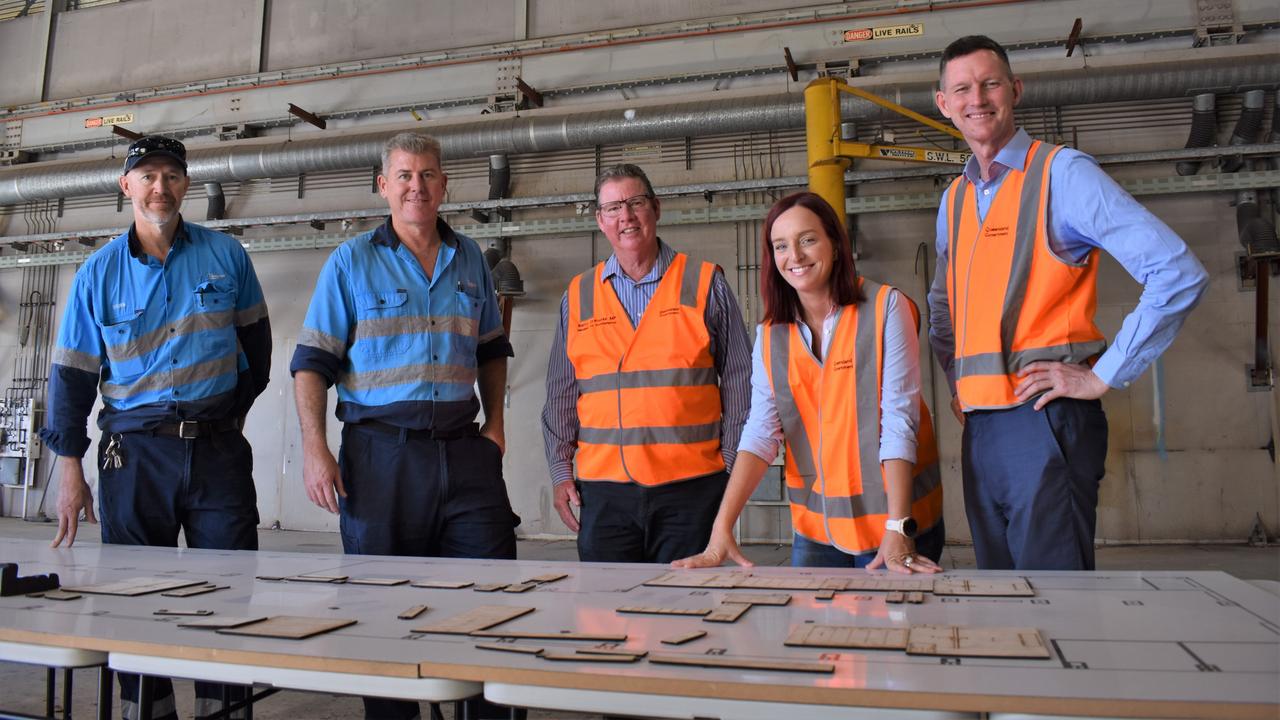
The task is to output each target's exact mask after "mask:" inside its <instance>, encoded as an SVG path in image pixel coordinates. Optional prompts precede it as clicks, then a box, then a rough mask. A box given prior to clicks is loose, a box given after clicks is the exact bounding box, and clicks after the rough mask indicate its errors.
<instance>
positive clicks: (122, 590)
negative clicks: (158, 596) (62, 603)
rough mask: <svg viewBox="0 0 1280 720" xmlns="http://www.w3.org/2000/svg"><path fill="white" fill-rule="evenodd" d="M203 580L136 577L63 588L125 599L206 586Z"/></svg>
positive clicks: (68, 590)
mask: <svg viewBox="0 0 1280 720" xmlns="http://www.w3.org/2000/svg"><path fill="white" fill-rule="evenodd" d="M206 584H208V583H206V582H205V581H204V580H180V579H176V578H162V577H136V578H128V579H126V580H116V581H115V582H107V583H99V584H97V585H82V586H80V587H64V588H62V589H63V590H66V591H67V592H78V593H85V594H88V595H123V596H125V597H134V596H136V595H149V594H151V593H156V592H163V591H165V590H174V589H177V588H182V587H190V586H192V585H206Z"/></svg>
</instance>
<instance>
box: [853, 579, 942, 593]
mask: <svg viewBox="0 0 1280 720" xmlns="http://www.w3.org/2000/svg"><path fill="white" fill-rule="evenodd" d="M845 580H846V582H845V587H844V589H845V590H859V591H862V592H929V591H930V590H932V589H933V585H934V582H933V581H932V580H915V579H911V578H880V577H852V578H845Z"/></svg>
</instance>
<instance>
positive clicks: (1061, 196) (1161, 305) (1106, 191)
mask: <svg viewBox="0 0 1280 720" xmlns="http://www.w3.org/2000/svg"><path fill="white" fill-rule="evenodd" d="M1030 147H1031V136H1029V135H1028V134H1027V132H1026V131H1025V130H1022V129H1021V128H1019V130H1018V132H1017V133H1016V134H1015V135H1014V137H1013V139H1012V140H1010V141H1009V142H1008V144H1006V145H1005V146H1004V147H1003V148H1001V149H1000V151H999V152H998V153H996V157H995V160H994V161H993V162H992V164H991V179H990V180H986V181H984V180H982V178H981V176H980V170H979V168H978V160H977V158H976V157H972V158H969V161H968V162H967V163H966V164H965V166H964V175H965V178H966V179H968V181H969V182H970V183H972V184H973V188H974V192H975V197H976V199H977V206H978V217H979V219H985V218H986V216H987V210H988V209H990V207H991V202H992V201H993V200H994V199H995V196H996V192H997V191H998V190H999V189H1000V185H1001V183H1003V182H1004V178H1005V176H1006V175H1007V174H1008V172H1007V171H1008V170H1009V168H1016V169H1018V170H1022V169H1023V168H1024V166H1025V164H1026V158H1027V150H1028V149H1030ZM950 195H951V191H950V188H948V189H947V191H946V192H944V193H943V195H942V202H941V204H940V205H939V207H938V220H937V238H936V245H937V252H938V266H937V272H936V273H935V275H934V278H933V287H931V288H930V290H929V324H930V329H929V340H930V343H931V344H932V345H933V351H934V354H935V355H937V356H938V361H939V362H940V363H941V364H942V369H943V370H944V371H945V372H946V374H947V381H948V382H949V383H950V384H951V393H952V394H953V395H954V394H955V382H956V381H955V370H954V366H953V365H954V360H955V336H954V333H953V330H952V327H951V314H950V310H949V305H948V298H947V250H948V240H947V231H946V226H947V215H946V208H947V207H948V205H949V203H950V200H949V197H950ZM1048 212H1049V217H1048V230H1049V248H1050V249H1051V250H1052V251H1053V252H1054V254H1056V255H1057V256H1058V257H1060V258H1062V259H1064V260H1068V261H1070V262H1080V261H1082V260H1084V258H1085V257H1086V256H1087V255H1088V254H1089V252H1091V251H1092V250H1093V249H1094V248H1100V249H1102V250H1105V251H1106V252H1107V253H1109V254H1110V255H1111V256H1112V257H1114V258H1115V259H1116V260H1117V261H1119V263H1120V264H1121V265H1122V266H1124V269H1125V270H1127V271H1128V273H1129V274H1130V275H1132V276H1133V279H1134V280H1137V281H1138V282H1139V283H1141V284H1142V296H1141V297H1140V298H1139V299H1138V306H1137V307H1136V308H1134V310H1133V312H1131V313H1129V315H1128V316H1127V317H1126V318H1125V319H1124V323H1123V324H1122V325H1121V327H1120V332H1118V333H1116V337H1115V340H1114V341H1113V342H1112V343H1111V346H1110V347H1109V348H1107V350H1106V351H1105V352H1104V353H1103V354H1102V356H1101V357H1100V358H1098V362H1097V364H1095V365H1094V366H1093V372H1094V373H1095V374H1097V376H1098V377H1099V378H1101V379H1102V381H1103V382H1105V383H1106V384H1107V385H1109V386H1111V387H1128V386H1129V384H1130V383H1132V382H1133V381H1134V380H1136V379H1137V378H1138V376H1140V375H1142V373H1143V372H1145V371H1146V369H1147V366H1149V365H1150V364H1151V363H1152V362H1154V361H1155V359H1156V358H1157V357H1159V356H1160V353H1162V352H1164V351H1165V349H1166V348H1168V347H1169V344H1170V343H1172V342H1173V338H1174V336H1175V335H1177V334H1178V329H1179V328H1181V327H1182V322H1183V321H1184V320H1186V317H1187V314H1188V313H1190V312H1191V310H1192V309H1193V308H1194V307H1195V306H1196V303H1197V302H1199V300H1200V296H1201V295H1203V294H1204V290H1205V287H1206V286H1207V285H1208V282H1209V275H1208V273H1206V272H1205V270H1204V266H1202V265H1201V264H1200V261H1199V260H1197V259H1196V257H1195V255H1193V254H1192V253H1191V250H1189V249H1188V248H1187V244H1186V243H1184V242H1183V241H1182V238H1180V237H1178V235H1177V234H1176V233H1174V232H1173V230H1171V229H1169V226H1168V225H1165V224H1164V223H1163V222H1161V221H1160V218H1157V217H1156V216H1155V215H1152V214H1151V212H1150V211H1148V210H1147V209H1146V208H1144V207H1143V206H1142V205H1140V204H1139V203H1138V201H1137V200H1134V199H1133V196H1131V195H1130V194H1129V193H1127V192H1125V191H1124V189H1123V188H1121V187H1120V186H1119V185H1118V184H1117V183H1116V181H1115V180H1112V179H1111V176H1109V175H1107V174H1106V173H1105V172H1103V170H1102V168H1100V167H1098V163H1097V161H1095V160H1094V159H1093V158H1092V157H1090V156H1088V155H1086V154H1084V153H1082V152H1080V151H1078V150H1073V149H1071V148H1063V149H1062V150H1061V151H1059V152H1058V154H1057V155H1055V156H1054V158H1053V163H1052V165H1051V166H1050V168H1049V211H1048ZM996 320H998V319H993V322H994V321H996Z"/></svg>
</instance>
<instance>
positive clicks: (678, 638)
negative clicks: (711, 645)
mask: <svg viewBox="0 0 1280 720" xmlns="http://www.w3.org/2000/svg"><path fill="white" fill-rule="evenodd" d="M706 636H707V631H706V630H694V631H693V632H687V633H684V634H682V635H673V636H671V637H669V638H662V644H663V645H683V644H685V643H687V642H693V641H694V640H697V639H698V638H700V637H706Z"/></svg>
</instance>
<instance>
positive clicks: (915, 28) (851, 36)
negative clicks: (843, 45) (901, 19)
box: [844, 23, 924, 42]
mask: <svg viewBox="0 0 1280 720" xmlns="http://www.w3.org/2000/svg"><path fill="white" fill-rule="evenodd" d="M921 35H924V23H910V24H908V25H885V26H884V27H874V28H858V29H856V30H845V31H844V41H845V42H858V41H860V40H887V39H890V38H901V37H919V36H921Z"/></svg>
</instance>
